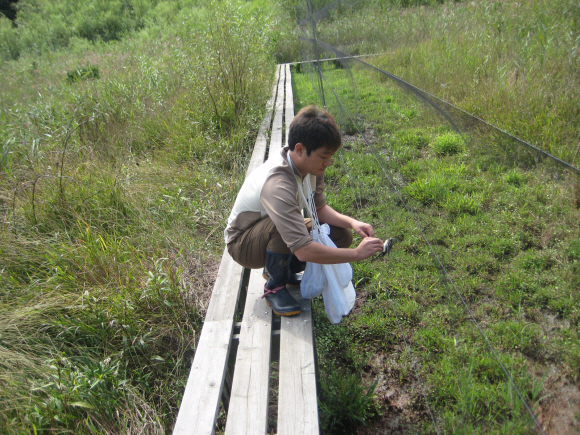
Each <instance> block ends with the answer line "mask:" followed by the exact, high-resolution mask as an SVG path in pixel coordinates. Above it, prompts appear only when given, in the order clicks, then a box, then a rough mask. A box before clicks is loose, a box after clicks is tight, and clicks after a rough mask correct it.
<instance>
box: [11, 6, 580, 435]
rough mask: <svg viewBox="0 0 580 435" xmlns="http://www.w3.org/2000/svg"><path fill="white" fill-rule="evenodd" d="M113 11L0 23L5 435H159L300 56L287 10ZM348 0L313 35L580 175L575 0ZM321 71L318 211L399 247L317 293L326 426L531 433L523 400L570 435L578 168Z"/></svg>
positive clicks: (371, 81) (308, 82)
mask: <svg viewBox="0 0 580 435" xmlns="http://www.w3.org/2000/svg"><path fill="white" fill-rule="evenodd" d="M108 4H109V9H107V8H106V7H104V5H105V3H103V2H100V3H98V4H96V3H95V4H93V2H83V3H78V2H74V1H72V0H71V1H68V0H62V1H58V2H48V1H44V0H37V1H34V2H33V1H31V0H20V2H19V6H18V7H19V8H20V9H19V11H18V14H17V17H19V18H17V19H18V20H20V21H18V26H17V27H14V26H13V25H12V24H11V23H10V22H9V21H8V19H5V18H3V17H1V18H0V58H1V59H2V62H1V63H0V73H1V74H2V77H3V83H2V87H0V215H1V216H2V220H1V221H0V405H1V406H0V433H7V434H12V433H39V434H47V433H87V434H88V433H91V434H92V433H102V434H117V433H139V434H141V433H150V434H161V433H167V432H170V431H171V428H172V425H173V422H174V420H175V416H176V412H177V409H178V406H179V403H180V399H181V394H182V391H183V388H184V385H185V382H186V380H187V375H188V372H189V366H190V363H191V360H192V357H193V354H194V352H195V347H196V341H197V337H198V331H199V329H200V327H201V323H202V320H203V317H204V310H205V308H206V305H207V300H208V298H209V292H210V291H211V288H212V286H213V282H214V280H215V273H216V265H217V264H218V262H219V255H220V253H221V252H222V250H223V239H222V231H223V226H224V225H225V219H226V218H227V216H228V214H229V211H230V209H231V206H232V204H233V200H234V198H235V195H236V192H237V190H238V188H239V186H240V185H241V182H242V179H243V176H244V174H245V167H246V164H247V160H248V158H249V155H250V150H251V147H252V145H253V142H254V138H255V135H256V132H257V128H258V126H259V123H260V121H261V119H262V114H263V111H264V105H265V102H266V100H267V98H268V96H269V95H268V94H269V91H270V89H271V81H272V79H273V71H274V65H275V64H276V63H281V62H294V61H298V60H300V55H299V51H300V50H299V49H300V47H299V45H300V44H302V43H299V42H298V38H297V36H298V35H297V33H296V32H294V23H293V19H294V10H293V7H294V6H296V5H298V6H299V7H303V6H301V3H299V2H290V1H289V2H283V3H282V4H278V3H276V4H274V3H273V2H267V1H262V0H258V1H252V2H237V1H235V0H231V1H224V2H208V3H207V4H205V3H203V2H197V1H193V0H192V1H185V0H184V1H180V2H173V1H133V0H129V1H127V2H120V1H119V2H117V1H112V2H108ZM358 5H359V6H358V7H357V8H354V9H351V8H350V7H348V5H343V7H341V8H339V9H336V10H333V11H332V12H331V14H330V16H329V17H328V18H327V19H325V20H323V21H321V22H320V23H318V29H319V33H320V34H319V36H320V38H321V39H323V40H324V41H325V42H327V43H329V44H332V45H334V46H337V47H339V48H340V49H341V50H344V51H347V52H349V53H351V54H362V53H375V54H376V53H381V55H380V56H374V57H373V58H371V59H367V60H368V61H369V62H371V63H372V64H373V65H376V66H379V67H380V68H383V69H385V70H386V71H389V72H390V73H393V74H396V75H398V76H400V77H403V78H404V79H405V80H407V81H408V82H410V83H413V84H415V85H417V86H419V87H421V88H422V89H425V90H426V91H428V92H430V93H432V94H433V95H435V96H437V97H440V98H444V99H445V100H447V101H450V102H451V103H453V104H455V105H457V106H458V107H459V108H461V109H463V110H466V111H468V112H470V113H474V114H476V115H477V116H479V117H481V118H483V119H485V120H486V121H489V122H491V123H492V124H495V125H498V126H499V127H501V128H502V129H504V130H506V131H508V132H509V133H511V134H515V135H517V136H519V137H521V138H522V139H524V140H526V141H528V142H530V143H532V144H533V145H535V146H538V147H540V148H542V149H545V150H547V151H549V152H550V153H552V154H554V155H555V156H557V157H559V158H561V159H564V160H565V161H567V162H569V163H572V164H574V165H576V166H578V164H579V163H580V155H579V152H578V150H579V148H578V137H579V136H578V135H579V131H578V128H579V127H578V122H577V120H578V115H579V113H578V105H577V103H576V102H577V101H578V83H579V81H578V71H579V69H578V41H579V40H580V39H578V34H579V33H580V32H579V30H580V9H579V8H578V4H577V2H574V1H572V0H558V1H554V2H548V1H543V0H534V1H530V2H526V3H525V4H521V5H519V7H518V8H516V7H515V3H513V2H491V3H489V2H484V1H475V2H443V3H441V2H438V1H427V0H426V1H393V2H374V1H372V0H368V1H360V2H359V3H358ZM318 6H321V5H318ZM91 8H92V9H91ZM89 9H90V11H89ZM87 11H89V12H90V13H89V12H87ZM91 11H92V12H91ZM539 22H541V23H543V26H541V25H540V26H536V23H539ZM538 29H539V30H538ZM377 35H378V36H377ZM302 49H304V46H302ZM240 53H244V55H243V56H242V55H240ZM303 71H306V69H303V70H300V71H299V70H298V69H297V68H295V69H294V92H295V97H296V106H297V107H296V109H298V108H299V107H300V106H302V105H305V104H309V103H311V102H318V98H317V95H316V93H315V91H314V89H315V87H313V86H312V84H313V83H314V84H316V80H312V76H310V78H309V76H308V75H306V74H304V73H303ZM323 71H324V75H325V79H326V80H327V88H326V89H327V91H329V90H330V89H331V88H333V89H334V90H335V91H336V93H337V95H338V96H339V97H340V98H341V101H342V102H343V103H344V104H345V106H344V107H342V108H341V107H339V106H338V105H337V104H336V98H335V97H334V95H332V94H329V95H328V97H327V100H328V103H329V109H330V110H331V112H332V113H333V114H335V116H336V117H337V120H339V121H340V122H341V124H342V125H343V126H344V127H345V136H344V147H343V150H342V151H341V153H340V155H337V157H336V159H335V163H334V165H333V166H332V167H331V168H329V170H328V171H327V182H328V199H329V203H331V204H332V205H333V206H334V207H335V208H337V209H338V210H339V211H341V212H344V213H348V214H352V215H354V216H356V217H358V218H360V219H362V220H365V221H367V222H369V223H372V224H373V226H374V227H375V229H376V232H377V235H378V236H380V237H382V238H386V237H394V238H395V239H396V243H395V246H394V248H393V251H392V253H391V254H390V255H389V256H385V257H384V258H382V259H379V260H368V261H364V262H360V263H357V264H354V265H353V266H354V272H355V283H356V286H357V290H358V294H359V297H358V302H357V305H356V307H355V310H354V311H353V313H352V314H351V315H350V316H349V317H348V318H345V319H344V320H343V322H342V323H341V324H340V325H339V326H332V325H330V324H329V323H328V321H327V320H326V317H325V314H324V311H323V308H322V307H321V301H315V307H316V316H317V327H316V333H317V350H318V353H319V369H320V381H321V387H322V388H321V395H320V409H321V417H322V424H323V427H324V431H325V433H329V434H339V433H361V434H362V433H369V434H374V433H435V432H439V433H440V432H441V431H442V432H447V433H530V431H531V430H532V428H533V424H534V423H533V420H531V418H530V417H529V413H528V412H527V410H526V409H525V406H524V402H523V401H522V400H521V398H520V397H518V391H519V392H520V393H521V395H522V397H523V398H524V399H525V402H526V403H528V404H529V405H530V407H531V409H532V412H533V413H534V414H535V415H536V416H537V418H538V420H539V421H540V422H541V423H542V424H543V425H544V427H545V430H546V433H554V434H555V433H558V434H565V433H574V431H576V432H577V431H578V427H579V426H578V424H579V423H578V421H579V413H580V390H579V381H580V380H579V379H578V373H579V370H580V367H579V364H580V347H579V337H578V328H579V326H578V325H579V320H580V312H579V310H578V306H579V305H578V304H579V301H578V288H579V287H580V281H579V277H580V269H579V268H580V238H579V230H580V228H579V225H580V224H579V222H580V219H579V217H580V216H579V212H578V190H577V189H578V187H577V178H575V176H574V175H571V174H573V172H570V171H567V170H562V169H561V167H560V166H558V165H556V166H553V165H550V164H548V163H546V162H549V161H550V160H549V159H548V160H545V159H544V160H541V162H544V163H541V162H540V160H538V159H535V158H532V159H530V158H525V159H523V160H521V158H522V155H525V153H523V154H522V153H521V152H520V151H518V152H512V153H503V154H502V153H498V152H497V150H498V146H500V148H501V146H503V145H506V146H507V145H510V144H513V143H512V142H510V141H508V142H506V143H505V144H504V143H498V142H497V137H500V138H505V136H502V135H499V136H497V137H495V136H494V140H490V141H486V140H485V138H486V137H488V136H486V135H488V134H489V132H490V131H491V130H489V129H487V130H485V129H483V130H477V129H465V128H463V127H464V124H462V126H463V127H462V130H461V132H462V134H463V135H464V136H463V138H461V136H459V137H458V136H457V131H455V130H454V129H452V128H450V127H449V125H448V124H447V123H445V122H441V121H440V120H439V119H438V118H437V116H436V115H435V114H434V113H433V112H431V111H430V110H428V108H427V107H426V106H425V105H424V104H423V103H421V102H419V101H417V100H416V99H414V98H412V97H411V96H410V95H409V94H408V93H407V92H404V91H403V90H401V88H399V87H398V86H394V85H393V82H392V81H391V80H384V79H380V75H378V74H377V73H376V72H372V71H370V70H368V69H367V68H364V67H360V66H359V67H357V66H354V65H353V66H352V68H350V69H347V68H337V67H336V65H335V64H332V63H329V64H326V65H325V66H324V70H323ZM350 114H352V115H353V117H352V118H350V117H349V115H350ZM358 129H360V131H361V132H363V133H364V137H365V138H366V142H365V140H364V139H362V136H361V135H360V133H359V131H358ZM463 139H467V141H464V140H463ZM481 144H485V146H481ZM369 145H370V147H369ZM492 145H493V146H492ZM510 146H511V145H510ZM510 149H511V148H510ZM518 149H519V148H518ZM492 151H493V152H492ZM534 155H537V154H534ZM464 302H465V304H464ZM466 307H468V310H466ZM470 312H471V314H472V315H470ZM475 321H477V323H476V322H475ZM478 328H479V329H478ZM484 337H485V338H484ZM487 341H489V343H488V342H487ZM498 360H500V361H501V362H502V364H503V366H504V367H505V371H504V370H503V369H502V367H501V365H499V364H498ZM337 373H339V374H341V376H336V374H337ZM508 375H509V376H508ZM510 378H511V379H512V380H513V383H512V382H510V380H509V379H510ZM514 386H516V387H517V391H516V389H515V388H514ZM431 415H432V417H431ZM566 431H568V432H566ZM570 431H572V432H570Z"/></svg>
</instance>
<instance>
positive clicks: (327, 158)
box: [300, 147, 336, 176]
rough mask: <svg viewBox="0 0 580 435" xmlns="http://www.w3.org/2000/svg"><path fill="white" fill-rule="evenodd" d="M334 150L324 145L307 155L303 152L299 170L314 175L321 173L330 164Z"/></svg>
mask: <svg viewBox="0 0 580 435" xmlns="http://www.w3.org/2000/svg"><path fill="white" fill-rule="evenodd" d="M335 152H336V150H329V149H328V148H326V147H322V148H318V149H317V150H314V151H312V152H311V153H310V155H309V156H307V155H306V152H304V157H303V159H302V168H301V171H300V172H302V173H308V174H312V175H316V176H319V175H322V174H323V173H324V171H325V170H326V168H328V167H329V166H330V165H332V156H333V155H334V153H335Z"/></svg>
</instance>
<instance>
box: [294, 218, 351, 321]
mask: <svg viewBox="0 0 580 435" xmlns="http://www.w3.org/2000/svg"><path fill="white" fill-rule="evenodd" d="M310 234H311V236H312V238H313V239H314V240H315V241H317V242H318V243H321V244H323V245H326V246H329V247H332V248H336V245H335V244H334V242H333V241H332V239H331V238H330V237H329V234H330V227H329V226H328V224H323V225H321V226H320V227H319V228H318V229H314V230H312V231H311V232H310ZM351 280H352V267H351V265H350V264H349V263H340V264H318V263H311V262H307V263H306V268H305V269H304V275H303V276H302V282H301V283H300V292H301V294H302V297H303V298H306V299H312V298H315V297H317V296H320V294H322V298H323V299H324V309H325V311H326V315H327V316H328V319H329V320H330V322H331V323H334V324H337V323H340V321H341V320H342V316H346V315H347V314H348V313H350V310H352V307H353V306H354V302H355V299H356V291H355V290H354V286H353V285H352V282H351Z"/></svg>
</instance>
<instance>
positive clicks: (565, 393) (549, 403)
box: [538, 373, 580, 435]
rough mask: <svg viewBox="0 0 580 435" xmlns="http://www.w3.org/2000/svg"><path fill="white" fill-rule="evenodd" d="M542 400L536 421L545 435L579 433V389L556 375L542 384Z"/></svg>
mask: <svg viewBox="0 0 580 435" xmlns="http://www.w3.org/2000/svg"><path fill="white" fill-rule="evenodd" d="M544 388H545V390H544V394H545V396H544V398H543V399H542V400H541V401H540V404H539V406H538V412H539V415H538V421H539V422H540V424H541V425H542V427H543V428H544V431H545V432H546V434H547V435H572V434H578V433H580V422H579V421H578V416H580V388H578V385H575V384H573V383H572V382H571V381H570V380H569V379H567V378H565V377H562V376H560V375H559V374H558V373H555V374H553V375H552V376H550V377H548V378H547V379H546V381H545V382H544Z"/></svg>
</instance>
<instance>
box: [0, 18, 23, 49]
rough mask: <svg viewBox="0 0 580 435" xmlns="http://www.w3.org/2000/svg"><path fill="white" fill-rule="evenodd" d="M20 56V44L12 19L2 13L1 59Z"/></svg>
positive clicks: (0, 32) (0, 34) (0, 29)
mask: <svg viewBox="0 0 580 435" xmlns="http://www.w3.org/2000/svg"><path fill="white" fill-rule="evenodd" d="M18 56H20V44H19V39H18V33H17V30H16V28H14V26H13V25H12V21H10V20H9V19H8V18H6V17H4V15H2V14H0V59H2V60H15V59H18Z"/></svg>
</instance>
